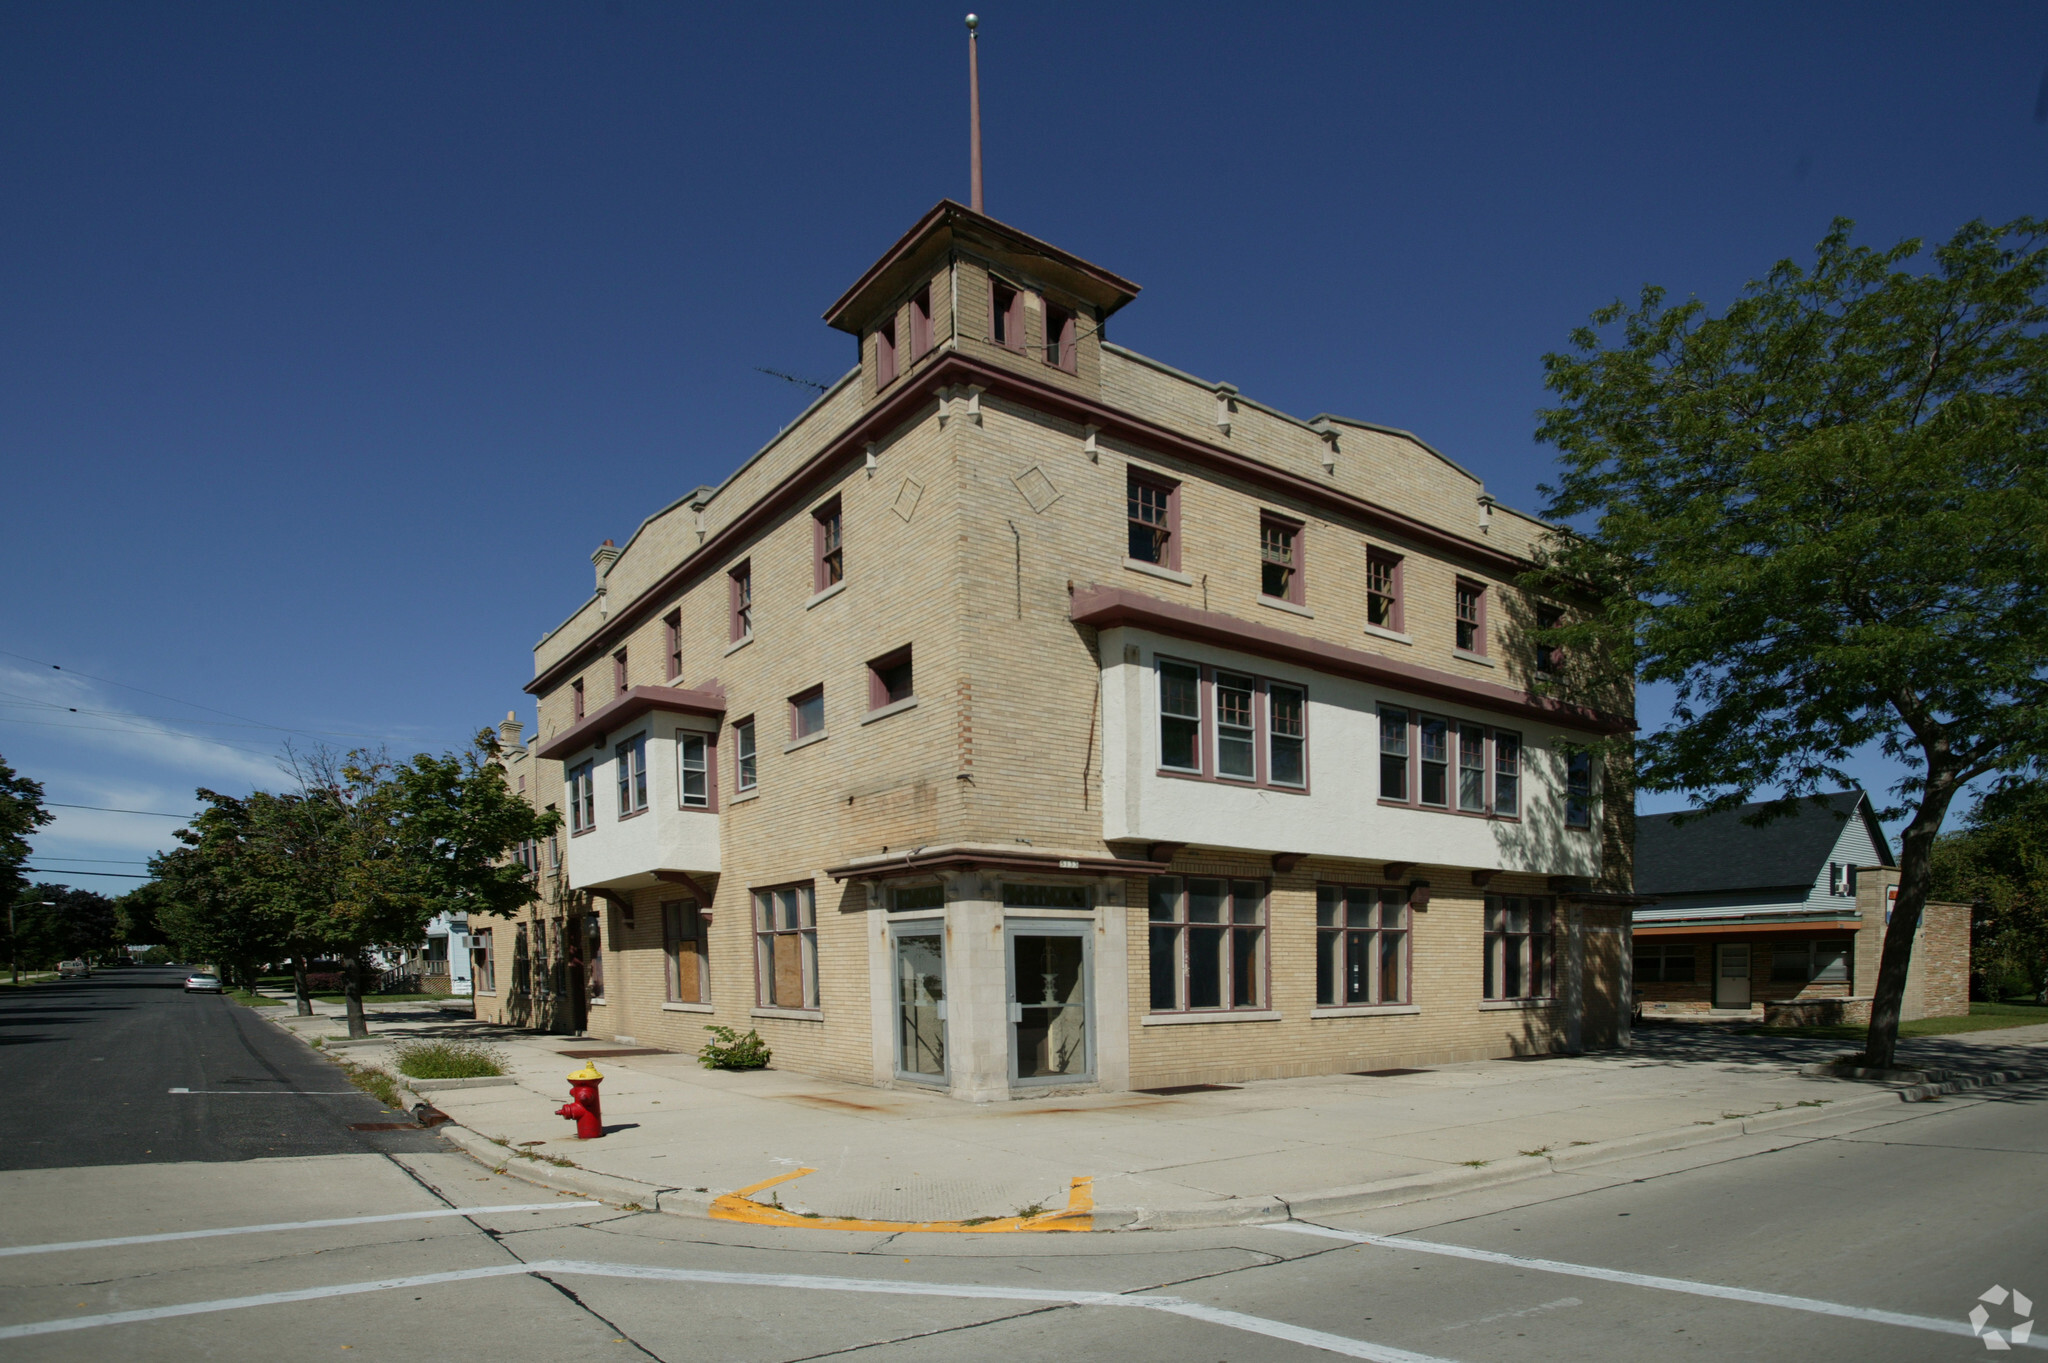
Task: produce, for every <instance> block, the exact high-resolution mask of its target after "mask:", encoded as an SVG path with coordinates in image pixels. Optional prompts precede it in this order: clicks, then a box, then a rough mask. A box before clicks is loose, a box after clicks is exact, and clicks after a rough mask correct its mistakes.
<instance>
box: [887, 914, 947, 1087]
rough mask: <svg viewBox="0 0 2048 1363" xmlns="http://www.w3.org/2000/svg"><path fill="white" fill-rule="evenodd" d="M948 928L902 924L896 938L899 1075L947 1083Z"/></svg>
mask: <svg viewBox="0 0 2048 1363" xmlns="http://www.w3.org/2000/svg"><path fill="white" fill-rule="evenodd" d="M944 934H945V929H944V928H943V927H942V926H941V925H940V924H938V923H936V922H934V923H920V924H917V925H916V926H914V927H913V926H909V925H904V926H900V927H897V928H895V929H893V930H892V935H893V936H894V937H895V939H896V951H895V956H896V1077H897V1078H899V1079H914V1080H918V1081H920V1082H922V1083H929V1084H943V1083H944V1082H946V953H945V940H946V939H945V935H944Z"/></svg>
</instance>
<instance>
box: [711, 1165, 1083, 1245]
mask: <svg viewBox="0 0 2048 1363" xmlns="http://www.w3.org/2000/svg"><path fill="white" fill-rule="evenodd" d="M817 1172H818V1171H817V1170H816V1169H798V1170H796V1171H795V1172H794V1173H788V1174H777V1175H776V1176H775V1177H774V1178H771V1179H764V1180H762V1181H761V1182H759V1183H755V1184H750V1185H749V1186H747V1187H745V1188H741V1189H739V1190H738V1191H737V1192H730V1193H724V1194H721V1195H720V1196H718V1197H716V1198H713V1199H712V1202H711V1218H712V1220H714V1221H739V1222H743V1223H745V1224H747V1225H749V1226H786V1227H789V1228H791V1229H795V1230H867V1231H883V1232H897V1231H957V1232H961V1233H968V1232H975V1233H983V1234H986V1233H990V1232H998V1231H1092V1230H1094V1229H1095V1216H1094V1211H1095V1195H1094V1186H1095V1180H1094V1179H1092V1178H1077V1179H1074V1180H1072V1181H1071V1182H1070V1183H1069V1185H1068V1187H1067V1205H1066V1206H1064V1207H1062V1208H1061V1209H1060V1210H1058V1211H1055V1212H1042V1213H1040V1214H1039V1215H1037V1216H999V1217H993V1218H991V1219H989V1220H986V1221H865V1220H861V1219H860V1218H858V1217H845V1216H800V1215H798V1214H797V1213H796V1212H792V1211H785V1210H783V1209H782V1208H781V1207H776V1206H771V1205H769V1204H768V1203H765V1202H756V1201H754V1200H753V1198H752V1197H751V1194H754V1193H758V1192H760V1191H761V1190H762V1189H763V1188H772V1187H774V1186H775V1185H776V1184H778V1183H787V1182H789V1181H790V1180H791V1179H793V1178H802V1177H803V1176H804V1175H805V1174H815V1173H817Z"/></svg>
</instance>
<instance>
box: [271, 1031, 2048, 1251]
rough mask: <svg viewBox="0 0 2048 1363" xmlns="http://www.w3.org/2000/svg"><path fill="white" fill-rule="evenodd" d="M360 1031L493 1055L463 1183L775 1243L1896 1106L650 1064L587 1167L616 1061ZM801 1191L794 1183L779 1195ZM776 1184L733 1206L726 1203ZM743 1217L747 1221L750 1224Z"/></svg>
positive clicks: (1675, 1054)
mask: <svg viewBox="0 0 2048 1363" xmlns="http://www.w3.org/2000/svg"><path fill="white" fill-rule="evenodd" d="M264 1011H265V1013H266V1014H268V1015H270V1017H271V1019H272V1020H273V1021H275V1022H278V1023H279V1024H281V1025H283V1026H285V1027H287V1028H288V1029H289V1030H292V1031H294V1032H296V1033H298V1034H299V1035H301V1036H302V1037H304V1038H305V1039H307V1040H308V1041H310V1040H312V1039H314V1038H315V1037H323V1038H327V1039H329V1040H333V1039H338V1038H339V1037H340V1035H341V1032H342V1025H341V1019H340V1018H339V1017H338V1016H336V1015H335V1014H337V1013H338V1012H339V1010H338V1009H334V1010H332V1011H328V1010H327V1009H323V1014H322V1015H321V1016H317V1017H314V1018H298V1017H293V1016H278V1014H279V1013H280V1012H281V1011H282V1010H271V1009H266V1010H264ZM374 1012H375V1016H374V1017H373V1019H372V1026H373V1028H374V1029H375V1030H376V1031H377V1032H378V1033H379V1034H380V1036H379V1039H378V1040H376V1041H374V1042H372V1043H367V1044H365V1043H354V1044H352V1045H349V1046H348V1047H346V1049H344V1050H341V1051H338V1053H340V1054H345V1055H346V1056H347V1057H348V1058H349V1059H351V1060H354V1061H356V1062H358V1063H375V1064H385V1065H387V1067H388V1066H389V1059H390V1044H391V1042H392V1041H395V1040H397V1039H401V1038H402V1037H403V1036H405V1035H421V1036H450V1037H453V1036H474V1037H477V1038H478V1039H485V1040H489V1041H491V1042H492V1043H493V1044H496V1045H498V1046H499V1047H500V1048H501V1049H502V1050H503V1052H504V1054H505V1057H506V1060H507V1062H508V1063H507V1069H508V1072H509V1074H510V1076H511V1080H512V1082H510V1083H507V1082H504V1081H496V1082H493V1081H480V1083H481V1085H482V1086H475V1087H461V1088H454V1087H448V1088H443V1087H440V1086H434V1085H422V1086H421V1091H422V1092H423V1093H426V1094H427V1095H428V1096H429V1098H430V1100H431V1101H432V1102H433V1104H434V1105H435V1106H436V1107H438V1108H440V1109H441V1110H442V1111H444V1112H446V1113H448V1114H449V1116H450V1117H452V1118H453V1119H454V1123H456V1124H458V1125H455V1126H447V1127H443V1128H441V1129H442V1131H443V1132H444V1133H445V1134H447V1135H449V1136H450V1138H451V1139H454V1140H455V1141H456V1142H457V1143H458V1144H460V1145H462V1146H464V1148H466V1149H469V1150H470V1151H471V1152H472V1153H473V1154H476V1155H477V1156H478V1157H479V1158H482V1159H485V1160H487V1161H489V1162H491V1163H492V1164H494V1165H497V1164H502V1165H504V1166H505V1167H506V1169H507V1172H510V1173H516V1174H523V1175H525V1176H528V1177H532V1178H534V1179H535V1180H536V1181H539V1182H544V1183H548V1184H550V1185H553V1186H557V1187H566V1188H574V1189H576V1190H578V1191H584V1192H590V1193H595V1194H597V1195H598V1196H601V1197H605V1198H606V1199H608V1200H612V1201H617V1202H637V1203H639V1205H641V1206H643V1207H650V1208H651V1207H656V1206H658V1207H660V1208H662V1209H663V1210H667V1211H677V1212H682V1213H685V1214H691V1213H694V1214H697V1215H714V1216H720V1217H722V1218H724V1219H736V1220H747V1219H756V1220H763V1221H766V1222H767V1223H768V1224H778V1223H787V1224H794V1223H797V1222H798V1221H803V1222H805V1223H807V1224H822V1222H823V1220H839V1221H841V1222H842V1223H845V1222H855V1221H858V1222H862V1223H869V1224H873V1225H877V1226H881V1225H888V1226H894V1227H897V1228H908V1227H911V1226H927V1227H931V1228H939V1227H936V1226H934V1225H933V1223H950V1224H949V1225H947V1226H945V1227H944V1228H947V1229H973V1228H976V1225H975V1224H973V1223H979V1224H987V1219H989V1218H1001V1219H1003V1221H1004V1222H1005V1227H1004V1228H1008V1224H1009V1219H1011V1218H1016V1217H1019V1216H1023V1217H1040V1218H1044V1217H1045V1215H1046V1214H1047V1213H1049V1212H1054V1211H1057V1210H1058V1209H1062V1208H1066V1207H1068V1206H1069V1199H1070V1196H1072V1195H1073V1194H1074V1191H1075V1189H1076V1180H1082V1182H1081V1183H1080V1184H1079V1188H1080V1190H1081V1197H1080V1199H1079V1200H1078V1201H1077V1202H1075V1204H1074V1206H1075V1208H1076V1210H1077V1211H1078V1210H1080V1209H1081V1208H1082V1207H1083V1206H1084V1205H1085V1204H1086V1203H1087V1202H1088V1201H1089V1200H1090V1199H1092V1204H1093V1206H1092V1211H1091V1212H1090V1216H1089V1217H1088V1218H1086V1219H1085V1220H1084V1221H1083V1222H1082V1223H1080V1224H1078V1225H1077V1224H1076V1223H1075V1222H1074V1220H1073V1219H1072V1218H1068V1219H1067V1220H1066V1221H1065V1222H1063V1223H1059V1224H1048V1225H1046V1226H1045V1227H1043V1228H1052V1229H1067V1228H1089V1227H1090V1226H1092V1228H1094V1229H1104V1230H1106V1229H1120V1228H1133V1229H1135V1228H1145V1227H1165V1226H1176V1227H1186V1226H1199V1225H1227V1224H1242V1223H1246V1222H1257V1221H1273V1220H1284V1219H1286V1218H1287V1217H1288V1216H1289V1215H1295V1216H1306V1215H1318V1214H1319V1215H1330V1214H1335V1213H1337V1212H1342V1211H1350V1210H1357V1209H1360V1208H1364V1207H1370V1206H1382V1205H1390V1204H1392V1203H1396V1202H1403V1201H1414V1200H1419V1199H1421V1198H1426V1197H1431V1196H1438V1195H1442V1194H1443V1193H1447V1192H1451V1191H1461V1190H1463V1189H1467V1188H1472V1187H1478V1186H1484V1185H1487V1184H1491V1183H1498V1182H1506V1181H1511V1180H1514V1179H1519V1178H1527V1177H1531V1176H1535V1175H1539V1174H1544V1173H1549V1172H1551V1171H1553V1170H1556V1169H1563V1168H1572V1167H1578V1166H1581V1165H1585V1164H1591V1163H1596V1162H1600V1161H1603V1160H1612V1159H1619V1158H1624V1157H1626V1156H1630V1155H1636V1154H1643V1153H1649V1152H1652V1151H1658V1150H1668V1149H1677V1148H1681V1147H1684V1146H1689V1145H1695V1144H1701V1143H1705V1142H1710V1141H1717V1140H1723V1139H1730V1138H1734V1137H1738V1136H1742V1135H1744V1134H1756V1133H1760V1132H1776V1131H1779V1130H1787V1129H1791V1128H1796V1127H1797V1126H1798V1125H1799V1124H1801V1123H1804V1122H1808V1121H1812V1120H1815V1119H1818V1118H1832V1117H1838V1116H1841V1115H1843V1114H1845V1113H1848V1112H1851V1111H1855V1110H1857V1109H1862V1108H1881V1109H1884V1110H1885V1111H1887V1112H1895V1111H1896V1110H1897V1107H1898V1104H1899V1101H1900V1097H1901V1094H1900V1092H1899V1091H1898V1090H1899V1089H1900V1088H1901V1087H1902V1086H1900V1085H1882V1084H1872V1083H1863V1082H1847V1081H1842V1080H1837V1079H1825V1078H1815V1077H1808V1076H1804V1075H1802V1074H1800V1072H1799V1067H1800V1066H1801V1065H1803V1064H1807V1063H1811V1062H1814V1061H1818V1060H1822V1059H1826V1058H1829V1057H1831V1056H1833V1055H1836V1054H1839V1053H1840V1052H1841V1051H1843V1050H1844V1049H1845V1046H1844V1044H1843V1043H1841V1042H1814V1041H1802V1040H1796V1039H1789V1038H1788V1039H1778V1038H1750V1037H1739V1036H1731V1035H1725V1034H1720V1033H1719V1032H1718V1029H1707V1028H1699V1027H1683V1026H1668V1027H1657V1028H1650V1029H1645V1030H1642V1031H1638V1033H1637V1034H1636V1045H1635V1047H1634V1048H1633V1049H1632V1050H1629V1051H1625V1052H1613V1053H1605V1054H1598V1055H1587V1056H1577V1057H1562V1056H1560V1057H1541V1058H1536V1059H1531V1060H1527V1061H1509V1060H1496V1061H1479V1062H1472V1063H1466V1064H1457V1065H1442V1066H1437V1067H1435V1068H1432V1069H1429V1070H1425V1071H1420V1072H1410V1073H1386V1074H1376V1075H1358V1076H1352V1075H1339V1076H1323V1077H1317V1078H1308V1079H1284V1080H1271V1081H1265V1082H1259V1083H1251V1084H1245V1085H1242V1086H1240V1087H1235V1088H1223V1089H1211V1090H1205V1091H1199V1092H1189V1093H1155V1094H1147V1093H1117V1094H1090V1095H1084V1096H1080V1097H1072V1096H1069V1097H1061V1098H1045V1099H1037V1100H1029V1101H1023V1102H1011V1103H1000V1104H990V1105H986V1106H972V1105H967V1104H962V1103H960V1102H957V1101H955V1100H953V1099H950V1098H947V1097H944V1096H941V1095H938V1094H933V1093H927V1092H924V1091H921V1090H918V1089H914V1088H907V1087H906V1088H899V1089H892V1090H883V1089H873V1088H866V1087H860V1086H856V1085H850V1084H843V1083H839V1082H836V1081H833V1080H827V1079H814V1078H809V1077H806V1076H803V1075H799V1074H792V1073H787V1072H784V1071H778V1070H765V1071H753V1072H746V1073H731V1072H724V1071H708V1070H704V1069H702V1068H700V1067H699V1066H698V1065H697V1063H696V1061H695V1059H694V1058H693V1057H690V1056H686V1055H676V1054H663V1053H655V1054H635V1055H622V1056H611V1057H600V1058H598V1059H597V1060H596V1062H595V1063H596V1064H597V1066H598V1068H599V1069H600V1070H601V1071H603V1073H604V1074H605V1083H604V1087H603V1102H604V1117H605V1123H606V1130H607V1135H606V1136H605V1138H604V1139H603V1140H602V1141H589V1142H585V1141H578V1140H577V1139H576V1138H575V1137H574V1136H573V1134H571V1130H572V1128H571V1126H570V1123H568V1122H567V1121H565V1120H563V1119H562V1118H560V1117H557V1116H555V1115H554V1109H555V1108H556V1107H558V1106H559V1105H561V1104H562V1103H563V1102H565V1101H567V1097H568V1085H567V1083H566V1082H565V1079H564V1076H565V1075H566V1074H568V1072H569V1071H571V1070H575V1069H579V1068H581V1066H582V1064H583V1062H582V1061H581V1060H579V1059H572V1058H569V1057H568V1056H566V1055H565V1054H564V1052H570V1051H610V1050H619V1049H622V1048H621V1047H618V1046H616V1045H607V1044H605V1043H603V1042H600V1041H595V1040H591V1039H587V1038H573V1037H559V1036H534V1035H531V1034H526V1033H518V1032H512V1031H510V1030H508V1029H504V1028H498V1027H491V1026H483V1025H479V1024H476V1023H473V1022H469V1021H467V1020H464V1019H459V1018H456V1017H453V1016H450V1015H448V1014H444V1013H442V1012H439V1011H437V1010H433V1009H430V1008H426V1007H416V1006H408V1005H393V1006H384V1007H378V1008H376V1009H375V1010H374ZM1901 1063H1913V1064H1919V1065H1933V1066H1940V1067H1943V1068H1946V1069H1951V1070H1961V1071H1965V1072H1976V1073H1984V1072H1990V1071H1998V1072H2003V1073H2006V1074H2010V1073H2013V1072H2016V1071H2017V1072H2048V1026H2041V1027H2027V1028H2016V1029H2012V1030H2008V1031H1999V1032H1991V1033H1977V1034H1974V1035H1971V1036H1960V1037H1943V1038H1930V1039H1927V1040H1924V1041H1917V1042H1911V1043H1908V1044H1907V1045H1905V1046H1902V1047H1901ZM393 1068H394V1072H395V1067H393ZM1873 1115H1875V1114H1873ZM464 1128H466V1130H464ZM470 1133H474V1134H470ZM479 1138H481V1139H479ZM522 1155H523V1156H524V1157H523V1158H522V1157H521V1156H522ZM556 1161H561V1162H560V1163H557V1162H556ZM798 1170H808V1171H810V1172H807V1173H804V1174H802V1175H801V1176H800V1177H791V1176H792V1175H795V1174H796V1171H798ZM778 1178H781V1179H784V1180H786V1181H783V1182H780V1183H778V1184H777V1185H776V1186H775V1187H774V1188H773V1189H772V1190H763V1191H760V1192H758V1193H757V1194H755V1195H754V1196H753V1197H751V1198H749V1199H741V1200H735V1199H734V1198H733V1197H731V1196H730V1195H731V1194H733V1193H734V1192H735V1191H736V1190H746V1189H750V1188H756V1187H758V1186H759V1185H762V1184H764V1183H765V1182H766V1181H768V1180H774V1179H778ZM754 1206H762V1207H763V1211H762V1213H761V1214H760V1215H759V1216H754V1215H753V1214H751V1213H748V1212H747V1211H746V1209H747V1208H749V1207H754ZM777 1207H779V1208H780V1209H781V1210H780V1211H776V1210H773V1209H774V1208H777ZM736 1208H737V1209H739V1214H737V1215H736V1214H735V1209H736ZM812 1218H819V1219H817V1220H814V1219H812ZM963 1223H969V1224H963ZM988 1228H990V1229H995V1228H997V1227H996V1226H995V1225H992V1224H989V1225H988Z"/></svg>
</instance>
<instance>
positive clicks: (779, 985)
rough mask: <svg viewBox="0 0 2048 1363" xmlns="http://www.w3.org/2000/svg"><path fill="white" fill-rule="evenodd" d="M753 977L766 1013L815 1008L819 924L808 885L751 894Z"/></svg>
mask: <svg viewBox="0 0 2048 1363" xmlns="http://www.w3.org/2000/svg"><path fill="white" fill-rule="evenodd" d="M754 939H755V971H756V973H757V977H758V979H759V985H760V998H761V1003H762V1004H763V1006H765V1007H769V1008H816V1007H817V1006H818V922H817V903H816V897H815V892H814V891H813V890H812V888H811V887H810V886H809V885H786V886H783V887H782V888H780V889H774V890H756V891H755V892H754Z"/></svg>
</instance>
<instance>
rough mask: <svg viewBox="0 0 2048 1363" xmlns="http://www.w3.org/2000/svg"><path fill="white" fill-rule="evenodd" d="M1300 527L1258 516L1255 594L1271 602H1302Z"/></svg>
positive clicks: (1275, 517) (1296, 522)
mask: <svg viewBox="0 0 2048 1363" xmlns="http://www.w3.org/2000/svg"><path fill="white" fill-rule="evenodd" d="M1302 585H1303V584H1302V580H1301V524H1300V522H1298V521H1289V520H1282V519H1281V518H1280V517H1278V516H1261V517H1259V592H1260V594H1261V595H1263V596H1265V597H1267V598H1269V599H1271V600H1274V601H1287V602H1291V603H1292V604H1294V605H1297V606H1298V605H1300V604H1301V603H1302Z"/></svg>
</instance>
